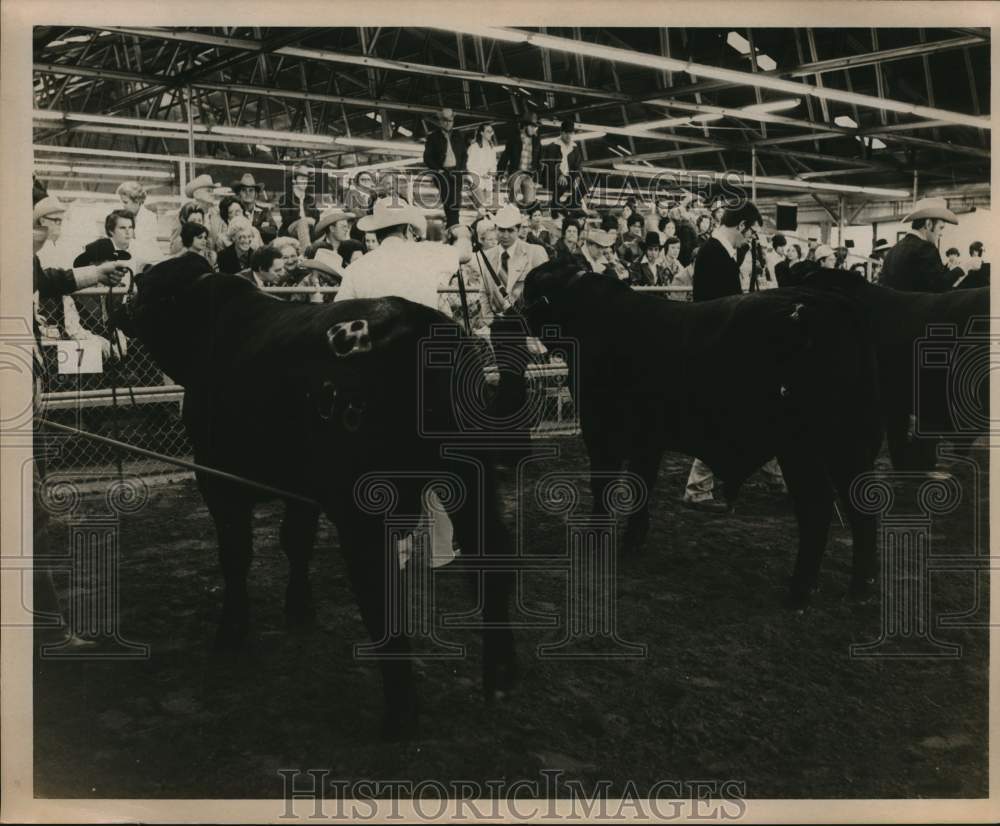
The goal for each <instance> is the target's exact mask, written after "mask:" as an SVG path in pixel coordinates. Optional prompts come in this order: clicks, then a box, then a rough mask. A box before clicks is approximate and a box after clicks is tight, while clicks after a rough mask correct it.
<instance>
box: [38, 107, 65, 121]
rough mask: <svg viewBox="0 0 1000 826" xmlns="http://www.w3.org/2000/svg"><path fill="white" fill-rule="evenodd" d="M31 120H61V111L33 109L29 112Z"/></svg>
mask: <svg viewBox="0 0 1000 826" xmlns="http://www.w3.org/2000/svg"><path fill="white" fill-rule="evenodd" d="M31 117H32V120H62V119H63V113H62V112H53V111H52V110H51V109H35V110H34V111H33V112H32V113H31Z"/></svg>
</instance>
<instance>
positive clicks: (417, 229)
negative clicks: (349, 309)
mask: <svg viewBox="0 0 1000 826" xmlns="http://www.w3.org/2000/svg"><path fill="white" fill-rule="evenodd" d="M358 229H360V230H361V231H362V232H374V233H375V235H376V237H377V238H378V242H379V244H378V247H376V248H375V249H374V250H372V251H371V252H369V253H368V254H367V255H364V256H362V257H361V258H360V259H359V260H357V261H355V262H354V263H353V264H351V265H350V266H349V267H348V268H347V269H346V270H345V271H344V280H343V281H342V282H341V284H340V289H339V291H338V292H337V297H336V299H334V300H335V301H346V300H347V299H351V298H381V297H383V296H387V295H396V296H399V297H401V298H407V299H409V300H410V301H415V302H416V303H418V304H423V305H425V306H427V307H431V308H433V309H435V310H441V311H442V312H445V313H447V312H448V309H447V308H448V302H447V298H445V297H444V296H441V295H439V294H438V290H439V289H440V288H443V287H446V286H447V285H448V282H449V280H450V279H451V277H452V275H454V274H455V272H456V271H457V270H458V267H459V264H460V263H461V256H460V250H461V249H462V246H461V245H459V244H456V245H455V246H448V245H446V244H436V243H433V242H430V241H424V242H420V243H418V242H417V240H416V238H417V237H418V236H421V235H423V234H424V233H425V232H426V231H427V220H426V219H425V218H424V215H423V213H422V212H420V210H418V209H417V208H416V207H414V206H411V205H410V204H408V203H406V201H403V200H402V199H393V198H382V199H380V200H378V201H376V202H375V206H374V208H373V210H372V214H371V215H366V216H365V217H364V218H362V219H361V220H360V221H358ZM467 249H468V247H467V242H466V250H467ZM468 258H469V255H468V252H467V253H466V260H468Z"/></svg>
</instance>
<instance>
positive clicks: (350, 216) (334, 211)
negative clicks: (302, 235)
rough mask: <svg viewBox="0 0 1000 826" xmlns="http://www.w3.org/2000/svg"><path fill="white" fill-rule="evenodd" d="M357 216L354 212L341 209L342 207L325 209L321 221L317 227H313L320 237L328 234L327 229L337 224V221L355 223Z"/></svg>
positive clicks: (320, 217) (317, 223)
mask: <svg viewBox="0 0 1000 826" xmlns="http://www.w3.org/2000/svg"><path fill="white" fill-rule="evenodd" d="M355 217H356V216H355V215H354V213H353V212H348V211H347V210H346V209H341V208H340V207H330V209H324V210H323V211H322V212H321V213H320V216H319V220H318V221H317V222H316V226H315V227H313V232H314V233H315V234H316V235H317V236H319V235H322V234H323V233H324V232H326V228H327V227H328V226H330V225H331V224H335V223H337V221H344V220H346V221H353V220H355Z"/></svg>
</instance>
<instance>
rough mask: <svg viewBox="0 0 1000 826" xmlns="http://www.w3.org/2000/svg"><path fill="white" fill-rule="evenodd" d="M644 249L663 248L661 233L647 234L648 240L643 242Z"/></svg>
mask: <svg viewBox="0 0 1000 826" xmlns="http://www.w3.org/2000/svg"><path fill="white" fill-rule="evenodd" d="M642 246H643V247H644V248H648V247H662V246H663V240H662V239H661V238H660V233H658V232H647V233H646V238H645V240H643V242H642Z"/></svg>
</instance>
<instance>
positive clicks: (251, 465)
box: [124, 256, 516, 736]
mask: <svg viewBox="0 0 1000 826" xmlns="http://www.w3.org/2000/svg"><path fill="white" fill-rule="evenodd" d="M195 258H197V257H196V256H194V257H188V258H187V259H186V260H185V258H181V259H173V260H171V261H169V262H164V263H163V264H161V265H158V266H156V267H154V268H153V269H152V270H150V271H148V272H147V273H146V274H145V275H143V276H141V277H140V279H139V281H138V285H139V291H138V294H137V296H136V298H135V300H134V301H133V302H132V304H131V305H130V306H129V311H128V315H127V317H126V318H125V319H124V321H125V325H124V326H126V327H127V329H126V332H128V333H129V334H130V335H134V336H137V337H138V338H139V339H140V340H142V341H143V343H144V344H145V345H146V346H147V347H148V349H149V351H150V353H151V354H152V356H153V358H154V359H155V360H156V362H157V364H158V365H159V366H160V367H161V369H163V370H164V371H165V372H166V373H167V374H168V375H170V376H172V377H173V378H174V379H175V380H177V381H178V382H180V383H181V384H182V385H183V386H184V388H185V395H184V412H183V418H184V423H185V427H186V429H187V431H188V434H189V436H190V439H191V442H192V444H193V447H194V458H195V461H196V462H198V463H199V464H203V465H206V466H209V467H214V468H217V469H220V470H224V471H227V472H229V473H234V474H237V475H240V476H243V477H245V478H249V479H251V480H254V481H257V482H261V483H264V484H266V485H270V486H272V487H276V488H280V489H282V490H285V491H289V492H292V493H295V494H299V495H301V496H304V497H308V498H310V499H312V500H314V501H316V502H318V503H319V505H320V506H321V507H322V509H323V511H324V512H325V513H326V514H327V516H328V517H329V518H330V520H331V521H332V522H333V523H334V524H335V525H336V527H337V530H338V534H339V538H340V547H341V549H342V552H343V554H344V557H345V559H346V562H347V569H348V575H349V579H350V582H351V585H352V588H353V590H354V592H355V595H356V597H357V600H358V604H359V607H360V609H361V614H362V617H363V620H364V623H365V626H366V628H367V631H368V633H369V635H370V637H371V639H372V641H373V642H374V643H378V645H379V649H378V650H379V653H380V654H382V655H383V656H382V657H381V658H380V660H379V665H380V668H381V672H382V679H383V686H384V694H385V701H386V716H385V719H384V725H385V731H386V734H387V735H390V736H392V735H395V734H397V733H399V732H400V731H406V730H408V729H409V728H410V727H411V726H412V723H413V722H414V720H415V715H416V703H415V694H414V691H413V678H412V673H411V672H412V669H411V665H410V662H409V659H408V658H407V656H406V655H407V652H408V650H409V644H408V640H407V638H406V636H405V634H404V633H402V632H401V631H400V630H399V629H397V628H395V627H394V625H393V621H392V617H393V616H395V617H397V618H399V617H405V616H407V614H406V608H405V606H404V605H398V606H396V608H395V610H390V609H391V608H392V606H391V605H390V604H389V600H390V597H389V596H388V594H397V595H400V594H402V595H405V590H406V589H405V588H403V587H400V583H399V580H398V579H397V578H399V577H401V576H405V573H404V574H401V573H400V571H399V564H398V556H397V551H396V544H395V543H394V542H388V541H387V539H386V533H385V524H384V523H385V518H384V516H385V515H384V514H383V513H381V512H379V511H380V509H381V508H382V506H383V505H385V504H386V503H387V501H388V500H387V499H386V498H384V497H383V500H382V501H381V502H379V501H378V500H379V497H380V496H383V494H384V493H385V488H384V487H380V486H379V483H378V482H375V483H374V484H375V486H374V487H371V488H368V489H367V490H364V489H362V488H363V487H364V481H365V480H366V479H367V480H373V479H375V478H376V477H384V478H385V479H387V480H389V481H390V482H391V483H392V484H394V485H395V487H396V494H395V495H396V496H397V497H398V501H397V503H396V506H395V510H394V515H396V516H399V515H401V514H403V515H405V514H418V513H419V512H420V496H421V490H422V489H423V486H424V485H426V484H427V483H428V482H429V481H431V480H436V479H437V480H439V479H441V478H442V477H447V478H449V479H453V480H457V482H456V484H457V487H458V493H457V495H456V496H455V497H454V498H453V499H452V500H451V501H450V502H449V501H448V497H442V502H443V504H444V506H445V508H446V509H447V510H448V511H449V513H450V516H451V518H452V520H453V523H454V527H455V538H456V540H457V542H458V543H459V545H460V547H461V549H462V557H461V559H463V560H465V561H467V562H470V563H472V564H471V565H470V567H475V563H476V562H478V563H482V565H481V566H480V567H479V570H483V569H484V567H485V565H486V563H488V560H489V557H490V556H491V555H495V554H498V553H500V554H505V553H507V550H506V548H507V542H508V540H507V533H506V530H505V528H504V525H503V523H502V522H501V519H500V515H499V505H498V501H497V494H496V488H495V479H494V472H493V468H492V467H491V466H490V465H489V463H488V462H483V461H479V460H478V457H472V459H471V460H470V459H469V457H464V459H463V457H455V458H442V451H441V446H442V441H443V440H444V439H446V436H447V434H449V433H454V430H453V424H454V423H453V421H452V415H453V414H452V405H451V399H450V387H449V382H448V379H447V377H446V376H444V375H443V374H442V371H440V370H438V371H433V370H426V371H425V370H421V369H419V367H420V365H419V364H418V361H417V359H418V358H419V353H420V349H421V345H420V343H421V341H424V340H426V339H427V338H428V336H429V335H430V334H431V328H432V327H433V326H434V325H442V324H443V325H450V326H451V327H454V326H455V325H454V324H452V323H451V322H450V321H449V320H448V319H447V318H446V317H445V316H443V315H441V314H440V313H437V312H435V311H433V310H430V309H428V308H426V307H423V306H420V305H417V304H413V303H411V302H409V301H405V300H403V299H400V298H389V299H380V300H359V301H346V302H343V303H337V304H328V305H307V304H291V303H286V302H283V301H279V300H277V299H275V298H273V297H271V296H268V295H266V294H264V293H262V292H261V291H260V290H258V289H257V288H256V287H254V286H253V285H252V284H250V283H249V282H247V281H246V280H244V279H242V278H238V277H235V276H226V275H218V274H208V275H205V274H203V272H202V270H203V269H204V267H203V266H198V263H197V262H194V263H192V261H194V259H195ZM452 340H453V341H456V342H458V341H460V337H458V336H453V337H452ZM422 428H423V429H422ZM425 432H432V433H435V434H445V436H444V437H439V438H435V437H430V436H426V435H425ZM197 479H198V486H199V489H200V490H201V493H202V495H203V497H204V499H205V502H206V504H207V506H208V508H209V511H210V513H211V515H212V518H213V520H214V522H215V526H216V529H217V533H218V541H219V560H220V563H221V567H222V572H223V575H224V579H225V595H224V600H223V609H222V616H221V622H220V626H219V630H218V635H217V641H218V643H219V644H220V645H221V646H222V647H233V646H236V645H239V644H240V643H241V642H242V640H243V638H244V637H245V635H246V633H247V628H248V621H249V616H248V613H249V611H248V595H247V572H248V569H249V567H250V562H251V554H252V522H251V519H252V511H253V507H254V505H255V503H257V502H258V501H260V500H261V499H264V498H268V497H267V496H266V495H262V494H260V493H258V492H257V491H255V490H254V489H252V488H249V487H246V486H242V485H240V484H238V483H233V482H229V481H226V480H221V479H219V478H218V477H215V476H211V475H206V474H198V477H197ZM366 497H367V498H368V499H369V500H370V501H368V502H367V503H366V502H365V501H363V500H365V498H366ZM389 498H391V496H390V497H389ZM318 518H319V510H318V509H316V508H315V507H312V506H310V505H309V504H304V503H302V502H299V501H295V500H292V499H287V500H286V508H285V517H284V520H283V522H282V525H281V532H280V538H281V546H282V549H283V550H284V552H285V554H286V555H287V557H288V562H289V568H290V573H289V581H288V586H287V592H286V601H285V611H286V614H287V616H288V617H289V620H290V621H292V622H303V621H309V620H310V619H311V618H312V615H313V604H312V596H311V593H310V587H309V580H308V566H309V557H310V555H311V553H312V547H313V542H314V538H315V534H316V529H317V522H318ZM412 564H413V563H411V565H412ZM484 580H485V582H486V587H485V588H484V597H483V599H484V605H483V620H484V628H485V629H486V630H484V645H483V675H484V689H485V690H486V692H487V696H492V695H493V694H494V693H495V692H496V691H499V690H502V689H504V688H506V687H508V686H509V683H510V682H511V681H512V680H513V678H514V674H515V670H516V666H515V660H514V648H513V640H512V636H511V633H510V630H509V627H508V625H507V611H508V607H507V599H508V588H509V586H508V582H507V575H506V574H503V573H501V572H499V571H498V570H491V571H487V573H486V574H485V575H484ZM398 598H400V599H402V598H404V597H403V596H400V597H398Z"/></svg>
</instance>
